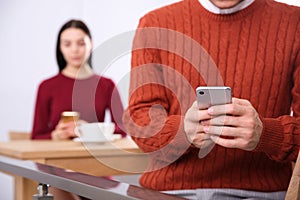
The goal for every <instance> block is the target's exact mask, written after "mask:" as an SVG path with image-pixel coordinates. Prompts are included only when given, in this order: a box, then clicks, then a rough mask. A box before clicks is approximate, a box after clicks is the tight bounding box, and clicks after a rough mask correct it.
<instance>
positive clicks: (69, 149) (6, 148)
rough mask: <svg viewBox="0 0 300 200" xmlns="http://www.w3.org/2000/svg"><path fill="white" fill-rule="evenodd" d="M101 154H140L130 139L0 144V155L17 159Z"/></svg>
mask: <svg viewBox="0 0 300 200" xmlns="http://www.w3.org/2000/svg"><path fill="white" fill-rule="evenodd" d="M91 152H92V153H93V155H95V154H97V152H98V153H99V154H101V156H114V155H125V154H128V153H134V154H142V152H141V150H140V149H139V148H138V146H137V145H136V144H135V143H134V142H133V141H132V140H131V139H127V138H126V139H119V140H115V141H113V142H109V143H81V142H74V141H72V140H71V141H53V140H15V141H8V142H0V154H1V155H5V156H9V157H13V158H18V159H23V160H27V159H39V158H63V157H68V158H70V157H78V156H90V154H91Z"/></svg>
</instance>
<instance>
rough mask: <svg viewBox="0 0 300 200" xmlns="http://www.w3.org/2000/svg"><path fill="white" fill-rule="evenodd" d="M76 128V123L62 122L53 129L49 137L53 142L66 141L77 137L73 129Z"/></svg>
mask: <svg viewBox="0 0 300 200" xmlns="http://www.w3.org/2000/svg"><path fill="white" fill-rule="evenodd" d="M75 127H76V122H74V121H70V122H62V121H60V122H59V123H58V124H57V126H56V127H55V129H54V130H53V131H52V133H51V137H52V139H53V140H66V139H70V138H72V137H77V135H76V134H75V133H74V129H75Z"/></svg>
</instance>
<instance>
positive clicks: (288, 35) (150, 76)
mask: <svg viewBox="0 0 300 200" xmlns="http://www.w3.org/2000/svg"><path fill="white" fill-rule="evenodd" d="M147 27H159V29H158V28H147ZM139 28H144V30H143V29H139V30H138V31H137V33H136V37H135V42H134V45H133V53H132V72H131V83H130V84H131V85H130V100H129V107H128V109H127V112H126V113H125V114H124V116H123V120H124V122H125V123H126V127H127V131H128V132H129V133H130V134H131V135H132V136H133V138H134V140H135V141H136V143H137V144H138V146H139V147H140V148H141V149H142V150H143V151H144V152H147V153H149V157H150V158H151V162H150V164H149V169H148V171H147V172H145V173H144V174H143V175H142V177H141V179H140V183H141V184H142V185H143V186H144V187H147V188H152V189H155V190H175V189H193V188H237V189H246V190H257V191H280V190H286V189H287V186H288V183H289V180H290V177H291V171H292V169H291V164H290V162H291V161H292V160H295V159H296V156H297V153H298V150H299V145H300V52H299V51H300V9H299V8H296V7H290V6H287V5H284V4H281V3H277V2H274V1H272V0H256V1H255V2H254V3H253V4H251V5H250V6H249V7H247V8H246V9H244V10H242V11H240V12H238V13H234V14H229V15H215V14H212V13H210V12H208V11H207V10H205V9H204V8H203V7H202V6H201V4H200V3H199V2H198V0H184V1H182V2H178V3H175V4H172V5H169V6H166V7H163V8H160V9H157V10H155V11H152V12H150V13H148V14H147V15H145V16H144V17H143V18H142V19H141V20H140V24H139ZM145 28H147V29H145ZM172 30H173V31H172ZM199 44H200V45H201V46H200V45H199ZM206 51H207V53H208V54H209V55H210V56H211V57H208V56H207V55H208V54H206ZM214 69H217V70H214ZM199 85H226V86H230V87H231V88H232V91H233V96H234V97H237V98H243V99H247V100H249V101H250V102H251V103H252V105H253V106H254V107H255V108H256V110H257V111H258V113H259V115H260V117H261V120H262V122H263V126H264V129H263V132H262V136H261V138H260V143H259V144H258V146H257V147H256V149H255V150H254V151H251V152H248V151H243V150H239V149H227V148H224V147H221V146H218V145H215V146H214V148H213V150H212V151H211V152H210V153H209V154H208V155H207V156H206V157H205V158H202V159H199V158H198V151H199V149H197V148H195V147H194V146H192V145H190V144H189V142H188V141H187V139H186V136H185V133H184V130H183V117H184V114H185V112H186V111H187V109H188V108H189V107H190V106H191V104H192V103H193V101H195V99H196V97H195V88H196V87H197V86H199ZM291 108H292V109H293V115H294V116H293V117H291V116H290V111H291Z"/></svg>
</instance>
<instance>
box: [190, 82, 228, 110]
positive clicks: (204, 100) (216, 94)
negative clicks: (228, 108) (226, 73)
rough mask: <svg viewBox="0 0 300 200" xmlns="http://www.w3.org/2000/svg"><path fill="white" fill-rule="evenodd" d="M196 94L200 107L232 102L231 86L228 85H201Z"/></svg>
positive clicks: (205, 107)
mask: <svg viewBox="0 0 300 200" xmlns="http://www.w3.org/2000/svg"><path fill="white" fill-rule="evenodd" d="M196 94H197V103H198V107H199V109H207V108H209V107H210V106H213V105H222V104H227V103H231V102H232V96H231V88H230V87H228V86H200V87H198V88H197V89H196Z"/></svg>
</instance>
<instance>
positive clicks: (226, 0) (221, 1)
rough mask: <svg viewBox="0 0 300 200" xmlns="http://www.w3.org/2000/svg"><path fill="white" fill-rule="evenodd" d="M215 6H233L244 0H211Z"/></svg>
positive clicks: (222, 7)
mask: <svg viewBox="0 0 300 200" xmlns="http://www.w3.org/2000/svg"><path fill="white" fill-rule="evenodd" d="M210 1H211V2H212V3H213V4H214V5H215V6H217V7H218V8H221V9H226V8H231V7H234V6H235V5H237V4H238V3H240V2H241V1H244V0H210Z"/></svg>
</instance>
